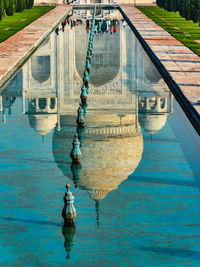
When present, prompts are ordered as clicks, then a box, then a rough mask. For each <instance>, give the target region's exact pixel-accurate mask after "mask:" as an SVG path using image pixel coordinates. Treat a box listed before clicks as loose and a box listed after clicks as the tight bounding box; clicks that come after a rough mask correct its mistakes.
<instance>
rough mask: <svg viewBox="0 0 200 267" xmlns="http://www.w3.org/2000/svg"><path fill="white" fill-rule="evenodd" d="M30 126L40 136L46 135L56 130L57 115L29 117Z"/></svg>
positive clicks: (33, 115)
mask: <svg viewBox="0 0 200 267" xmlns="http://www.w3.org/2000/svg"><path fill="white" fill-rule="evenodd" d="M29 123H30V126H31V127H32V128H33V129H34V130H35V131H36V132H37V133H39V134H41V135H45V134H47V133H49V132H51V131H52V129H53V128H55V126H56V123H57V115H56V114H31V115H29Z"/></svg>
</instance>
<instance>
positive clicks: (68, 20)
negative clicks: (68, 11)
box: [66, 15, 71, 24]
mask: <svg viewBox="0 0 200 267" xmlns="http://www.w3.org/2000/svg"><path fill="white" fill-rule="evenodd" d="M66 19H67V23H68V24H70V21H71V18H70V16H69V15H67V18H66Z"/></svg>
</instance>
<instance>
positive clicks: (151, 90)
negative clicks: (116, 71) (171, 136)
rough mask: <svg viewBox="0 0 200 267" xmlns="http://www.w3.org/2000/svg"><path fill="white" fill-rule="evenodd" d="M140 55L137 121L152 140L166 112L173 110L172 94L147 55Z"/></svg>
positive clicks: (162, 124) (161, 125)
mask: <svg viewBox="0 0 200 267" xmlns="http://www.w3.org/2000/svg"><path fill="white" fill-rule="evenodd" d="M141 55H142V61H143V63H144V68H142V70H143V74H142V75H143V77H144V78H143V83H142V85H141V87H138V88H137V96H138V109H139V123H140V125H141V127H142V128H143V129H144V131H145V132H147V133H148V134H150V136H151V141H153V134H155V133H156V132H158V131H159V130H160V129H162V128H163V126H164V125H165V123H166V120H167V116H168V114H170V113H172V112H173V95H172V93H171V92H170V90H169V88H168V87H167V85H166V84H165V83H164V81H163V79H162V77H161V75H160V74H159V72H158V71H157V69H156V68H155V66H154V65H153V63H152V62H151V61H150V59H149V58H148V57H147V55H146V54H144V53H143V54H141Z"/></svg>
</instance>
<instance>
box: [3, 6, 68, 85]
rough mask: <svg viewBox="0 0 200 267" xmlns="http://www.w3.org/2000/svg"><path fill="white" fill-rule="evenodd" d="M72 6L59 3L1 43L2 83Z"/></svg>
mask: <svg viewBox="0 0 200 267" xmlns="http://www.w3.org/2000/svg"><path fill="white" fill-rule="evenodd" d="M70 8H71V7H70V6H67V5H59V6H57V7H56V8H54V9H53V10H51V11H50V12H48V13H46V14H45V15H43V16H42V17H40V18H39V19H37V20H36V21H34V22H32V23H31V24H29V25H28V26H27V27H25V28H24V29H23V30H21V31H20V32H18V33H16V34H15V35H13V36H11V37H10V38H9V39H7V40H6V41H4V42H2V43H0V85H1V83H2V82H3V81H4V79H6V78H8V75H11V74H12V73H13V72H14V71H15V68H16V67H17V65H18V63H19V62H20V61H21V59H23V58H24V60H25V58H26V56H27V55H28V54H29V52H30V51H31V50H32V49H34V48H36V47H37V46H38V45H39V43H40V41H42V40H43V38H45V37H46V36H47V35H48V33H50V31H51V29H52V28H53V27H54V26H55V25H56V23H57V22H58V21H59V20H61V19H62V18H63V16H65V14H66V13H67V11H68V10H69V9H70Z"/></svg>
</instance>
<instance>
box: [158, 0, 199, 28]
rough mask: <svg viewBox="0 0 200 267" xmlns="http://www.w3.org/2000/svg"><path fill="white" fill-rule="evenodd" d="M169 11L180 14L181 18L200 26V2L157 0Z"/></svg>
mask: <svg viewBox="0 0 200 267" xmlns="http://www.w3.org/2000/svg"><path fill="white" fill-rule="evenodd" d="M156 4H157V5H158V6H159V7H161V8H164V9H165V10H167V11H174V12H177V11H178V12H179V13H180V15H181V17H184V18H185V19H187V20H193V21H194V22H198V23H199V24H200V0H156Z"/></svg>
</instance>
